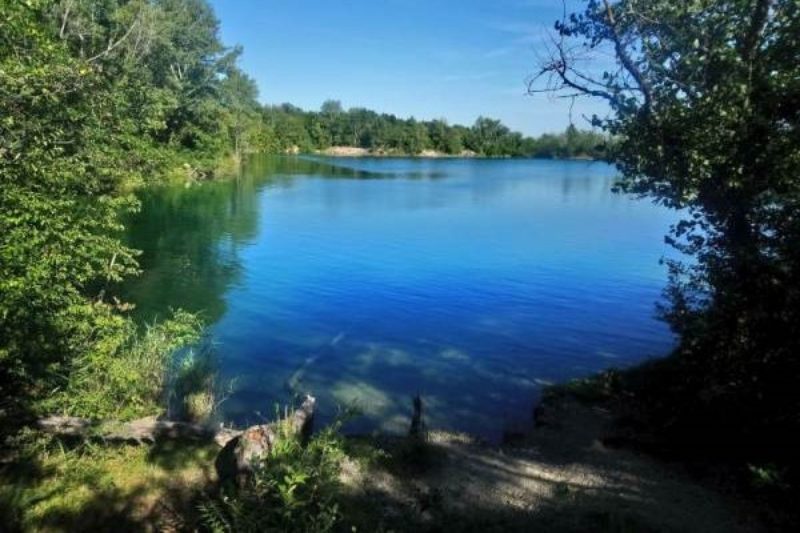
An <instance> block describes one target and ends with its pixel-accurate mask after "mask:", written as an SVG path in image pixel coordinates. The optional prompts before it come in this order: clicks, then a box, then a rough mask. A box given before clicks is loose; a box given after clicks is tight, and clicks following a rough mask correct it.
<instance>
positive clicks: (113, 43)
mask: <svg viewBox="0 0 800 533" xmlns="http://www.w3.org/2000/svg"><path fill="white" fill-rule="evenodd" d="M138 23H139V17H138V16H137V17H136V18H135V19H134V21H133V22H132V23H131V25H130V26H129V27H128V31H126V32H125V34H124V35H123V36H122V37H120V38H119V39H117V40H116V41H114V40H112V39H109V41H108V46H107V47H106V49H105V50H103V51H102V52H100V53H99V54H96V55H94V56H92V57H90V58H89V59H87V60H86V61H88V62H89V63H93V62H94V61H96V60H98V59H100V58H102V57H106V56H107V55H109V54H110V53H111V52H113V51H114V49H115V48H117V47H118V46H119V45H121V44H122V43H123V42H125V40H126V39H127V38H128V37H130V35H131V32H133V29H134V28H135V27H136V25H137V24H138Z"/></svg>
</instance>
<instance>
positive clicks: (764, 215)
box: [531, 0, 800, 450]
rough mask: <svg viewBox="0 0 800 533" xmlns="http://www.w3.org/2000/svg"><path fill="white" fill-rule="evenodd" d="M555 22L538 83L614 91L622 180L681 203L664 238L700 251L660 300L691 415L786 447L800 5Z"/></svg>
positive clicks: (678, 9)
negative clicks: (674, 338) (673, 335)
mask: <svg viewBox="0 0 800 533" xmlns="http://www.w3.org/2000/svg"><path fill="white" fill-rule="evenodd" d="M555 28H556V38H555V39H554V41H553V42H554V43H555V44H554V45H553V47H552V49H551V51H552V56H551V58H550V59H549V60H548V61H546V62H545V63H544V64H543V65H542V66H541V70H540V72H539V75H538V76H536V77H535V78H534V79H533V80H532V84H531V90H532V91H557V92H560V93H561V94H563V95H565V96H568V97H574V96H576V95H581V96H589V97H593V98H599V99H602V100H605V101H606V102H607V103H608V105H609V107H610V109H611V116H610V117H609V118H598V117H595V119H594V122H595V124H597V125H599V126H602V127H603V128H605V130H606V131H608V132H609V133H611V134H612V135H614V136H615V137H616V138H617V139H618V141H619V142H618V144H616V147H615V150H614V152H613V157H612V159H613V161H614V162H615V163H616V164H617V166H618V168H619V170H620V172H621V181H620V184H619V187H620V189H621V190H623V191H626V192H629V193H632V194H635V195H639V196H643V197H646V198H650V199H652V200H654V201H655V202H657V203H660V204H663V205H666V206H669V207H673V208H677V209H681V210H682V211H681V212H682V214H683V216H682V220H681V222H679V223H678V224H676V225H675V226H674V227H673V228H672V231H671V233H670V235H669V236H668V237H667V241H668V242H669V243H670V244H672V245H673V246H675V247H676V248H677V249H678V250H680V251H681V252H684V253H685V254H687V255H688V256H689V257H690V259H689V260H688V261H668V265H669V269H670V273H671V283H670V285H669V288H668V290H667V295H668V296H669V299H670V305H669V306H667V307H666V308H665V309H664V311H665V313H664V314H665V317H666V318H667V320H669V322H670V324H671V325H672V326H673V328H674V329H675V331H676V332H677V333H679V334H680V336H681V344H680V348H679V350H678V352H677V354H678V355H677V356H678V357H679V358H680V359H681V361H682V362H683V364H685V365H686V369H687V370H686V371H685V372H684V373H683V374H682V377H681V379H682V380H685V383H683V385H682V387H681V389H682V390H691V391H692V392H691V393H690V394H687V397H689V398H691V399H690V400H689V401H690V402H691V406H690V405H686V409H684V410H683V411H682V412H681V417H685V418H686V419H691V414H692V412H694V413H700V412H702V413H705V414H706V415H709V414H712V415H713V416H709V418H708V420H710V421H712V424H713V426H714V427H715V428H723V429H724V430H723V431H720V432H719V433H718V435H719V436H720V437H719V438H731V434H732V433H735V434H736V435H738V437H737V439H738V440H739V441H740V443H741V442H743V441H742V440H741V439H746V441H747V442H748V443H750V444H753V443H754V442H755V440H756V439H758V438H763V439H765V440H766V442H769V444H770V446H773V447H775V449H776V450H777V449H785V448H784V446H787V445H788V443H790V442H795V441H787V440H786V438H787V437H788V435H790V434H791V433H790V430H794V431H796V430H797V429H800V419H798V418H797V413H798V412H800V394H797V392H796V383H797V382H798V380H800V359H798V357H797V354H798V353H800V254H799V253H798V250H800V60H798V59H799V58H800V4H799V3H798V2H797V1H796V0H713V1H711V0H693V1H687V2H673V1H668V0H646V1H645V0H617V1H611V0H608V1H605V0H602V1H599V0H590V1H588V2H587V3H586V8H585V9H584V10H583V11H581V12H579V13H575V14H573V15H571V16H569V17H567V18H565V19H564V20H561V21H559V22H557V23H556V26H555ZM609 55H610V56H611V57H613V58H615V65H614V66H613V68H611V67H603V66H602V65H604V63H603V62H600V61H598V62H595V63H592V62H589V61H587V58H590V57H593V56H594V57H601V56H606V57H607V56H609ZM587 65H596V66H595V67H591V66H589V67H587ZM683 387H687V388H683ZM734 428H735V430H734ZM794 434H795V435H796V434H797V433H794ZM764 448H765V447H764V446H761V449H762V450H763V449H764Z"/></svg>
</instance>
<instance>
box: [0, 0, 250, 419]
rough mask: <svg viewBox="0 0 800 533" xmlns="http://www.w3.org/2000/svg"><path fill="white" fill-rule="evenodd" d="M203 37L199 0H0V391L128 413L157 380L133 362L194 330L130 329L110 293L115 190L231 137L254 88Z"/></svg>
mask: <svg viewBox="0 0 800 533" xmlns="http://www.w3.org/2000/svg"><path fill="white" fill-rule="evenodd" d="M217 34H218V23H217V21H216V19H215V18H214V16H213V13H212V11H211V9H210V7H209V6H208V4H207V3H206V2H205V1H204V0H157V1H149V0H133V1H123V0H106V1H103V2H97V1H88V0H26V1H18V0H0V363H2V364H0V368H2V376H0V383H3V385H2V387H3V388H2V396H3V401H4V402H12V401H15V400H16V401H18V404H17V405H16V407H20V406H23V404H25V403H26V400H27V399H35V400H37V401H38V400H41V399H42V398H44V397H45V395H46V394H50V395H51V397H50V398H49V400H48V406H50V407H52V408H60V409H62V410H64V411H67V412H78V413H81V414H84V415H90V416H91V415H94V416H99V415H105V414H126V415H131V416H133V415H134V414H141V413H140V411H141V409H136V408H128V407H130V406H133V405H139V406H143V405H146V406H148V407H152V404H153V402H154V401H155V400H157V399H158V398H155V399H154V398H153V397H152V396H153V394H156V395H158V394H160V391H157V390H155V389H154V387H153V383H150V384H147V383H145V382H147V381H152V376H151V375H150V373H152V372H155V371H157V369H154V368H150V367H149V366H147V365H144V366H145V367H147V368H143V365H141V364H139V363H142V362H143V361H144V360H145V359H148V358H149V361H150V362H151V363H154V362H156V361H160V362H162V363H164V357H163V353H164V352H169V351H171V350H172V349H174V347H175V346H176V345H177V344H179V343H181V342H185V341H186V340H188V339H189V338H192V337H193V336H194V335H195V334H196V333H197V327H196V324H194V323H192V321H191V320H189V319H188V318H187V317H185V316H182V317H180V318H179V319H178V320H177V321H174V322H170V323H167V324H162V325H160V326H157V327H156V328H155V329H153V330H152V331H151V334H150V336H146V337H145V338H144V339H143V340H142V341H138V340H136V338H135V337H136V336H137V335H138V334H137V333H136V331H135V329H136V328H135V327H134V326H133V325H132V324H131V322H130V319H128V318H126V317H125V315H124V313H123V312H124V311H125V309H126V307H127V306H126V305H125V304H123V303H120V302H119V301H117V300H116V299H114V298H111V297H109V294H110V292H109V291H110V289H112V288H113V285H114V284H115V283H116V282H118V281H120V280H121V279H123V278H124V277H125V276H129V275H132V274H135V273H136V272H137V270H138V267H137V262H136V252H135V251H134V250H131V249H130V248H128V247H126V246H124V245H123V244H122V242H121V241H120V233H121V231H122V229H123V228H122V225H121V223H120V218H119V217H120V215H121V214H122V213H124V212H125V211H128V210H131V209H135V208H136V206H137V201H136V200H135V198H134V197H132V196H131V195H129V194H128V193H126V191H129V190H130V189H131V187H132V186H135V185H138V184H141V183H147V182H151V181H153V180H155V179H158V178H159V177H160V176H163V175H165V174H167V173H170V172H173V171H175V170H176V169H178V170H179V171H180V172H185V171H186V170H185V168H189V170H192V171H193V172H194V170H193V167H197V166H200V165H209V164H210V162H211V161H214V160H218V159H219V158H220V157H222V156H224V155H226V154H235V153H236V151H237V150H242V147H243V145H244V144H245V143H246V139H245V138H244V133H243V131H244V129H243V128H242V127H241V124H243V123H244V122H245V120H246V119H247V117H248V116H249V113H251V111H252V110H253V109H254V108H255V106H256V103H255V89H254V85H253V82H252V81H251V80H249V79H248V78H247V77H246V76H245V75H244V74H242V73H241V72H240V71H239V70H238V69H237V68H236V65H235V60H236V57H237V54H238V51H237V50H228V49H226V48H225V47H224V46H223V45H222V43H221V42H220V41H219V38H218V35H217ZM189 161H190V162H191V165H192V166H191V167H183V166H181V164H182V163H184V162H189ZM198 161H201V163H198ZM202 161H205V162H206V163H202ZM155 339H158V342H159V343H160V344H159V345H158V346H156V344H155V343H154V340H155ZM156 352H161V353H162V355H161V356H159V355H158V354H157V353H156ZM128 356H130V357H131V358H132V359H131V360H130V361H128V362H123V361H122V359H123V358H125V357H128ZM134 360H135V361H138V363H137V364H134ZM93 376H94V377H93ZM98 379H100V381H98ZM104 381H107V383H105V384H103V382H104ZM139 382H140V383H139ZM137 383H139V384H138V385H137ZM156 383H158V382H156ZM86 387H89V388H86ZM110 388H113V389H115V392H114V393H113V394H109V390H110ZM156 388H157V387H156ZM53 391H55V395H52V393H53ZM84 393H86V395H87V396H82V395H83V394H84ZM128 393H130V394H128ZM142 394H144V395H145V396H147V397H143V396H142ZM57 398H62V399H63V400H64V402H63V403H61V404H59V405H53V402H54V399H57ZM126 403H127V404H130V405H129V406H128V407H126V406H125V405H123V404H126ZM3 407H8V406H7V405H4V406H3ZM4 411H5V409H4Z"/></svg>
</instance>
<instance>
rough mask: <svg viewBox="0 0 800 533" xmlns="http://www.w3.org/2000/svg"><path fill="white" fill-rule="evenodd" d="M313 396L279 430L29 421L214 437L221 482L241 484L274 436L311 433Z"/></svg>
mask: <svg viewBox="0 0 800 533" xmlns="http://www.w3.org/2000/svg"><path fill="white" fill-rule="evenodd" d="M315 407H316V400H315V399H314V397H313V396H306V397H305V400H304V401H303V404H302V405H301V406H300V407H299V408H298V409H296V410H295V411H294V412H293V413H292V414H291V415H289V416H288V417H287V418H286V419H285V420H282V421H280V422H278V423H281V424H286V426H284V428H281V429H282V431H281V430H279V429H278V428H277V427H276V425H275V424H262V425H257V426H251V427H249V428H247V429H245V430H234V429H230V428H224V427H220V428H216V429H215V428H210V427H208V426H202V425H199V424H190V423H188V422H174V421H170V420H158V419H156V418H155V417H148V418H140V419H138V420H133V421H132V422H114V421H99V420H89V419H86V418H78V417H74V416H50V417H46V418H40V419H39V420H37V421H36V423H35V426H36V427H37V428H38V429H39V430H41V431H44V432H46V433H51V434H54V435H61V436H65V437H80V438H86V439H92V438H93V439H100V440H106V441H120V442H138V443H143V442H150V443H152V442H156V441H159V440H168V439H189V440H200V441H210V440H214V442H216V443H217V444H218V445H219V446H220V448H222V449H221V450H220V452H219V454H217V458H216V461H215V463H214V465H215V467H216V470H217V474H218V476H219V479H220V481H221V482H227V481H229V480H232V481H235V482H236V483H237V484H238V485H240V486H241V485H243V484H244V483H245V482H246V480H247V479H248V478H249V477H250V475H252V473H253V470H254V468H255V466H256V464H257V463H258V461H259V460H261V458H262V457H264V455H266V454H267V453H268V452H269V451H270V450H271V449H272V447H273V446H274V445H275V443H276V442H277V440H278V439H279V438H281V437H282V436H286V435H289V436H291V437H292V438H299V439H302V440H306V439H308V437H309V436H310V435H311V430H312V424H313V419H314V409H315Z"/></svg>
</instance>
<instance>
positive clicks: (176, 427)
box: [35, 416, 242, 447]
mask: <svg viewBox="0 0 800 533" xmlns="http://www.w3.org/2000/svg"><path fill="white" fill-rule="evenodd" d="M35 426H36V427H37V428H38V429H39V430H40V431H43V432H45V433H50V434H52V435H60V436H64V437H81V438H87V439H89V438H95V439H99V440H105V441H117V442H137V443H145V442H146V443H154V442H156V441H159V440H167V439H186V440H198V441H205V440H208V441H210V440H213V441H214V442H216V443H217V444H218V445H219V446H220V447H224V446H225V445H226V444H227V443H228V442H229V441H230V440H231V439H234V438H235V437H238V436H239V435H241V433H242V431H241V430H235V429H231V428H225V427H219V428H213V427H208V426H203V425H200V424H191V423H189V422H175V421H172V420H158V419H157V418H156V417H147V418H140V419H138V420H132V421H130V422H118V421H107V420H105V421H104V420H90V419H87V418H79V417H76V416H49V417H46V418H40V419H39V420H37V421H36V423H35Z"/></svg>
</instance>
